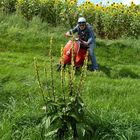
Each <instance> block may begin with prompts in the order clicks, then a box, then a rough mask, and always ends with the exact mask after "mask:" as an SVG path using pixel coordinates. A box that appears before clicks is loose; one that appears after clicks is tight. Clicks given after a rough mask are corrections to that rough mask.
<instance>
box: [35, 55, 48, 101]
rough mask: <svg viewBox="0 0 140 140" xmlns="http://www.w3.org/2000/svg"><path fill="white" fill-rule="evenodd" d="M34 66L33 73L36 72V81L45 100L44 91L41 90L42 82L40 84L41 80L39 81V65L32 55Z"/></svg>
mask: <svg viewBox="0 0 140 140" xmlns="http://www.w3.org/2000/svg"><path fill="white" fill-rule="evenodd" d="M34 67H35V73H36V78H37V83H38V86H39V89H40V92H41V94H42V98H43V101H44V102H46V99H45V95H44V91H43V88H42V84H41V81H40V76H39V66H38V64H37V60H36V58H35V57H34Z"/></svg>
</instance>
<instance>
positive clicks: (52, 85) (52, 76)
mask: <svg viewBox="0 0 140 140" xmlns="http://www.w3.org/2000/svg"><path fill="white" fill-rule="evenodd" d="M52 40H53V38H52V37H51V39H50V53H49V55H50V69H51V70H50V74H51V87H52V95H53V99H54V101H55V88H54V71H53V58H52Z"/></svg>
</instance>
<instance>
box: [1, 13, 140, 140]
mask: <svg viewBox="0 0 140 140" xmlns="http://www.w3.org/2000/svg"><path fill="white" fill-rule="evenodd" d="M67 30H68V29H67V28H64V27H63V26H62V27H61V26H59V27H52V26H50V25H49V24H48V23H45V22H43V23H42V22H41V20H40V18H38V17H34V18H33V20H31V21H29V22H27V21H26V20H24V19H23V18H21V17H18V16H15V15H10V16H8V15H7V16H6V15H1V16H0V139H2V140H10V139H21V140H23V139H31V140H35V139H37V140H41V139H45V137H44V134H46V129H45V128H44V127H43V125H42V124H43V123H42V119H43V118H44V111H43V110H42V107H43V106H44V101H43V99H42V96H41V93H40V89H39V87H38V84H37V82H36V77H35V73H36V72H35V68H34V57H35V58H36V59H37V63H38V68H39V74H40V79H41V83H42V84H43V89H44V90H45V95H46V96H48V92H47V91H48V90H49V91H50V90H51V89H50V88H51V75H50V57H49V52H50V40H51V37H53V40H52V41H53V45H52V56H53V59H54V62H53V64H52V66H53V67H52V68H53V70H54V78H55V80H54V86H55V90H56V91H57V94H58V95H61V91H60V84H61V82H60V81H61V80H60V79H61V76H60V72H57V71H55V69H56V67H55V66H56V64H57V62H58V61H59V57H60V54H61V52H60V50H61V47H62V46H64V45H65V43H66V42H67V41H68V39H67V38H64V33H65V32H66V31H67ZM95 52H96V55H97V60H98V63H99V66H100V71H99V72H95V73H94V72H91V71H87V73H86V74H87V76H86V79H85V81H84V89H83V91H82V100H83V101H84V104H85V105H86V109H87V110H86V111H87V112H85V116H86V115H87V116H88V117H89V118H86V119H85V122H86V121H87V124H88V126H92V127H91V130H94V131H92V132H91V133H92V137H93V139H95V140H101V139H103V140H125V139H127V140H139V138H140V111H139V110H140V105H139V102H140V98H139V91H140V86H139V83H140V55H139V54H140V40H135V39H131V38H128V39H125V40H124V39H119V40H100V39H97V47H96V49H95ZM44 68H45V69H46V73H44ZM45 77H47V80H46V78H45ZM75 78H76V80H77V82H78V81H79V78H80V74H79V73H77V74H76V77H75ZM76 80H75V81H76ZM46 85H47V86H46ZM81 87H82V86H81ZM66 90H67V87H66ZM68 101H69V100H68ZM69 102H70V103H72V101H69ZM78 103H79V102H78ZM80 104H82V102H80ZM54 106H55V104H54ZM61 109H62V108H61ZM61 109H60V110H61ZM82 109H83V110H84V109H85V108H82ZM89 112H90V113H89ZM61 115H62V114H60V116H61ZM50 117H52V116H50ZM91 118H92V119H91ZM43 120H45V118H44V119H43ZM56 120H57V119H56ZM45 123H47V119H46V120H45ZM70 123H71V122H70ZM53 127H54V128H55V127H56V125H55V126H53ZM78 127H79V129H78V130H80V128H81V126H80V125H79V126H78ZM54 128H52V130H54ZM82 128H83V127H82ZM86 130H89V127H88V128H87V129H85V130H84V129H83V130H81V131H80V132H79V133H80V134H81V135H84V134H86V132H85V131H86ZM44 131H45V132H44ZM88 132H89V131H88ZM51 134H52V133H51ZM51 134H50V135H51ZM69 134H70V133H69ZM68 137H69V135H68ZM70 138H71V137H69V139H70ZM46 139H47V138H46ZM90 139H91V138H90Z"/></svg>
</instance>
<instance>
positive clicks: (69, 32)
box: [65, 25, 78, 37]
mask: <svg viewBox="0 0 140 140" xmlns="http://www.w3.org/2000/svg"><path fill="white" fill-rule="evenodd" d="M76 32H78V25H77V26H76V27H74V28H73V29H71V30H70V31H68V32H66V34H65V35H66V36H67V37H70V36H72V34H73V33H76Z"/></svg>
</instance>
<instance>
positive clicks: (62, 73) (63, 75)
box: [61, 47, 66, 113]
mask: <svg viewBox="0 0 140 140" xmlns="http://www.w3.org/2000/svg"><path fill="white" fill-rule="evenodd" d="M61 58H62V64H61V89H62V94H63V100H64V104H65V111H64V113H65V112H66V95H65V90H64V79H65V72H64V63H63V62H64V56H63V47H61Z"/></svg>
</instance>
